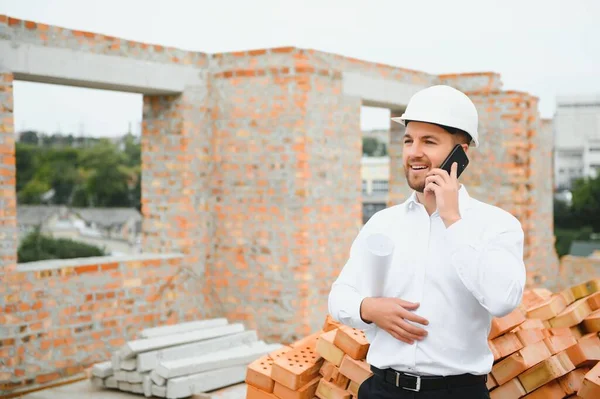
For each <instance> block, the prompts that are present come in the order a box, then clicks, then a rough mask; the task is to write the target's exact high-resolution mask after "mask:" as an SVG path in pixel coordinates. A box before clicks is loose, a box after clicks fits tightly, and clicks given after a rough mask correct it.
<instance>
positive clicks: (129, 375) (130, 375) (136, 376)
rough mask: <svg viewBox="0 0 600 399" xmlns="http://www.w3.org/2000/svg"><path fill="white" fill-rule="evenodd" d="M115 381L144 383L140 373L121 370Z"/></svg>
mask: <svg viewBox="0 0 600 399" xmlns="http://www.w3.org/2000/svg"><path fill="white" fill-rule="evenodd" d="M115 379H116V380H117V381H119V382H121V381H122V382H129V383H132V384H137V383H141V382H142V374H141V373H140V372H139V371H126V370H119V371H117V372H116V373H115Z"/></svg>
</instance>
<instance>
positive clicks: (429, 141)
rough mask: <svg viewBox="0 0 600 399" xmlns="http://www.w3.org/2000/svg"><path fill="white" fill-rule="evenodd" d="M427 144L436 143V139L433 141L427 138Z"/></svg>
mask: <svg viewBox="0 0 600 399" xmlns="http://www.w3.org/2000/svg"><path fill="white" fill-rule="evenodd" d="M425 143H426V144H435V141H431V140H427V141H425Z"/></svg>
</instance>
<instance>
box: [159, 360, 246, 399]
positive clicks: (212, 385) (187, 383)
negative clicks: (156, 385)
mask: <svg viewBox="0 0 600 399" xmlns="http://www.w3.org/2000/svg"><path fill="white" fill-rule="evenodd" d="M245 376H246V366H245V365H240V366H233V367H225V368H222V369H218V370H211V371H205V372H203V373H198V374H192V375H186V376H184V377H177V378H172V379H169V380H167V398H168V399H178V398H185V397H188V396H191V395H193V394H195V393H202V392H207V391H212V390H214V389H218V388H222V387H226V386H229V385H233V384H237V383H240V382H242V381H244V377H245Z"/></svg>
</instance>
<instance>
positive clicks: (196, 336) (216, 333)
mask: <svg viewBox="0 0 600 399" xmlns="http://www.w3.org/2000/svg"><path fill="white" fill-rule="evenodd" d="M242 331H244V325H243V324H241V323H236V324H229V325H226V326H223V327H215V328H207V329H205V330H198V331H190V332H187V333H182V334H174V335H167V336H164V337H156V338H147V339H138V340H135V341H129V342H128V343H126V344H125V346H123V347H121V349H120V352H119V353H120V356H121V360H126V359H131V358H133V357H135V356H136V355H137V354H138V353H142V352H149V351H153V350H158V349H163V348H169V347H171V346H176V345H182V344H189V343H191V342H197V341H203V340H205V339H210V338H217V337H221V336H224V335H229V334H235V333H238V332H242Z"/></svg>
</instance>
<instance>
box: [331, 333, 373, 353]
mask: <svg viewBox="0 0 600 399" xmlns="http://www.w3.org/2000/svg"><path fill="white" fill-rule="evenodd" d="M334 344H335V346H337V347H338V348H340V349H341V350H342V351H344V353H345V354H347V355H348V356H350V357H351V358H353V359H355V360H362V359H365V358H366V357H367V352H368V351H369V342H368V341H367V338H366V336H365V333H364V332H363V331H361V330H357V329H355V328H351V327H348V326H343V327H341V328H340V329H339V330H338V333H337V334H336V336H335V340H334Z"/></svg>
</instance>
